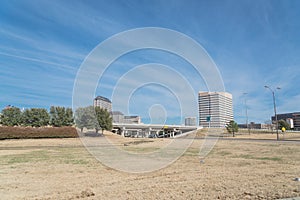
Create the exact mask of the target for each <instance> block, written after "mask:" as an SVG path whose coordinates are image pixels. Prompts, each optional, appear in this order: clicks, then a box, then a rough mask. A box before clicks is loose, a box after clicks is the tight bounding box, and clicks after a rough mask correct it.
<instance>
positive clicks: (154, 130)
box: [112, 123, 201, 138]
mask: <svg viewBox="0 0 300 200" xmlns="http://www.w3.org/2000/svg"><path fill="white" fill-rule="evenodd" d="M199 128H201V127H198V126H181V125H162V124H124V123H113V130H112V131H113V132H114V133H117V134H120V135H122V136H124V137H150V138H163V137H171V138H174V137H178V136H179V135H182V134H184V133H187V132H190V131H193V130H197V129H199Z"/></svg>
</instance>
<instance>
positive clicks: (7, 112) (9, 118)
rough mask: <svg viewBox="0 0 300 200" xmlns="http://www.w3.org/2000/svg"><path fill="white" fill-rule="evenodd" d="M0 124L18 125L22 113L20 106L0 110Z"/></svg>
mask: <svg viewBox="0 0 300 200" xmlns="http://www.w3.org/2000/svg"><path fill="white" fill-rule="evenodd" d="M0 121H1V124H2V125H4V126H18V125H20V124H21V122H22V113H21V110H20V108H17V107H9V108H5V109H3V110H2V114H1V120H0Z"/></svg>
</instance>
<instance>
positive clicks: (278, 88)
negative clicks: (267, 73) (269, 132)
mask: <svg viewBox="0 0 300 200" xmlns="http://www.w3.org/2000/svg"><path fill="white" fill-rule="evenodd" d="M265 88H268V89H269V90H270V91H271V92H272V95H273V105H274V113H275V121H276V135H277V140H279V134H278V119H277V113H276V101H275V92H274V90H272V89H271V88H270V87H269V86H267V85H265ZM276 89H277V90H280V89H281V88H280V87H277V88H276Z"/></svg>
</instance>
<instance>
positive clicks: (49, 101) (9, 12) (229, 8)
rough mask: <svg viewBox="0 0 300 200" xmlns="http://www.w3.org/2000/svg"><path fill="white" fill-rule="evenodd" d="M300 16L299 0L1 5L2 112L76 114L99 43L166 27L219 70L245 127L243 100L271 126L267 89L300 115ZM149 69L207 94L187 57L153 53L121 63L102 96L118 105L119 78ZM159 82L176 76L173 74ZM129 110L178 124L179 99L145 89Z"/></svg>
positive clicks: (280, 108) (61, 0)
mask: <svg viewBox="0 0 300 200" xmlns="http://www.w3.org/2000/svg"><path fill="white" fill-rule="evenodd" d="M299 10H300V1H297V0H285V1H282V0H265V1H251V0H244V1H234V0H225V1H217V0H212V1H198V0H195V1H193V0H189V1H176V0H175V1H162V0H161V1H157V0H154V1H151V2H150V1H133V0H130V1H122V0H116V1H92V0H90V1H68V0H52V1H34V0H23V1H10V0H7V1H6V0H3V1H1V6H0V19H1V20H0V83H1V84H0V94H1V96H0V109H3V108H4V107H5V106H7V105H13V106H17V107H20V108H23V107H24V108H29V107H43V108H49V107H50V106H51V105H59V106H67V107H71V106H72V92H73V85H74V81H75V78H76V74H77V71H78V70H79V68H80V65H81V63H82V62H83V61H84V59H85V58H86V56H87V55H88V54H89V53H90V52H91V51H92V50H93V49H94V48H95V47H96V46H97V45H98V44H99V43H101V42H103V41H104V40H105V39H107V38H109V37H111V36H112V35H114V34H117V33H119V32H122V31H126V30H129V29H134V28H142V27H162V28H168V29H172V30H175V31H178V32H181V33H183V34H186V35H187V36H189V37H191V38H193V39H194V40H195V41H197V42H198V43H199V44H201V45H202V46H203V47H204V48H205V50H206V51H207V52H208V54H209V55H210V57H211V58H212V59H213V60H214V62H215V63H216V65H217V67H218V69H219V71H220V74H221V76H222V78H223V81H224V85H225V89H226V91H227V92H229V93H231V94H232V95H233V109H234V118H235V120H236V121H237V122H238V123H245V121H246V116H245V104H244V103H245V98H246V102H247V111H248V118H249V120H248V121H249V122H252V121H254V122H257V123H264V122H265V121H267V120H270V118H271V116H273V115H274V111H273V101H272V94H271V92H270V91H269V90H268V89H266V88H264V86H265V85H268V86H270V87H271V88H273V89H275V88H276V87H280V88H281V90H278V91H277V90H276V93H275V95H276V103H277V112H278V113H289V112H297V111H300V104H299V101H300V88H299V85H300V79H299V78H298V77H299V75H300V56H299V55H300V37H299V35H300V12H299ZM175 42H176V41H174V43H175ZM147 63H160V64H162V65H167V66H170V67H172V68H173V69H175V70H176V71H177V72H179V73H180V74H182V75H184V77H186V78H187V79H190V80H191V82H193V85H192V87H193V88H194V89H195V90H196V89H197V91H205V89H206V87H205V84H204V82H203V80H201V79H198V78H195V77H194V76H193V75H194V71H193V70H192V69H191V67H190V66H189V64H188V63H186V62H185V61H184V60H182V59H180V58H178V56H175V55H172V54H169V53H167V52H160V51H154V50H151V49H149V50H143V51H137V52H133V53H130V54H128V55H124V56H122V57H120V58H119V59H118V60H117V61H116V62H114V63H113V64H112V67H111V68H110V69H109V71H108V72H107V74H106V75H105V76H103V77H102V79H101V80H100V81H99V86H98V88H97V90H96V91H95V96H98V95H101V96H105V97H108V98H110V99H111V96H112V94H113V89H114V86H115V84H116V83H117V82H118V80H119V79H117V78H116V77H120V76H122V75H123V74H124V73H126V72H127V71H128V70H130V69H132V68H134V67H136V66H140V65H143V64H147ZM129 75H130V74H129ZM144 75H145V77H139V78H140V79H143V78H147V76H149V73H148V74H146V73H145V74H144ZM132 76H133V77H134V74H132ZM161 76H162V77H165V78H166V79H170V80H171V79H172V77H170V76H168V74H161ZM175 81H176V80H175ZM244 93H247V95H243V94H244ZM196 95H197V94H196ZM158 100H160V101H159V102H161V105H158V104H157V102H158ZM92 103H93V99H91V105H92ZM129 103H131V104H130V106H129V110H128V112H130V113H127V110H120V111H122V112H124V114H138V115H140V116H141V117H142V120H143V121H144V120H146V121H147V119H148V120H149V113H150V115H151V112H149V111H151V110H152V112H153V111H157V112H156V113H160V114H162V115H165V114H166V113H167V116H168V117H169V118H170V120H169V121H168V122H169V123H172V122H174V123H178V120H179V119H178V117H179V116H178V113H180V111H179V110H178V102H176V99H175V97H174V94H172V93H170V92H169V91H168V90H166V89H165V88H161V87H160V88H159V87H158V86H157V85H149V86H145V87H144V88H140V89H138V90H136V91H135V93H134V95H133V96H132V102H129ZM133 105H134V106H133ZM161 106H163V107H164V108H161ZM113 109H114V107H113ZM118 109H119V108H115V110H118ZM155 115H157V114H155ZM184 117H186V116H183V120H184ZM189 117H190V116H189ZM182 122H183V121H182V120H181V123H182Z"/></svg>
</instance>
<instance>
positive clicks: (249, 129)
mask: <svg viewBox="0 0 300 200" xmlns="http://www.w3.org/2000/svg"><path fill="white" fill-rule="evenodd" d="M247 94H248V93H246V92H244V93H243V95H245V109H246V126H247V129H248V132H249V135H250V129H249V126H248V109H247V99H246V95H247Z"/></svg>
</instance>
